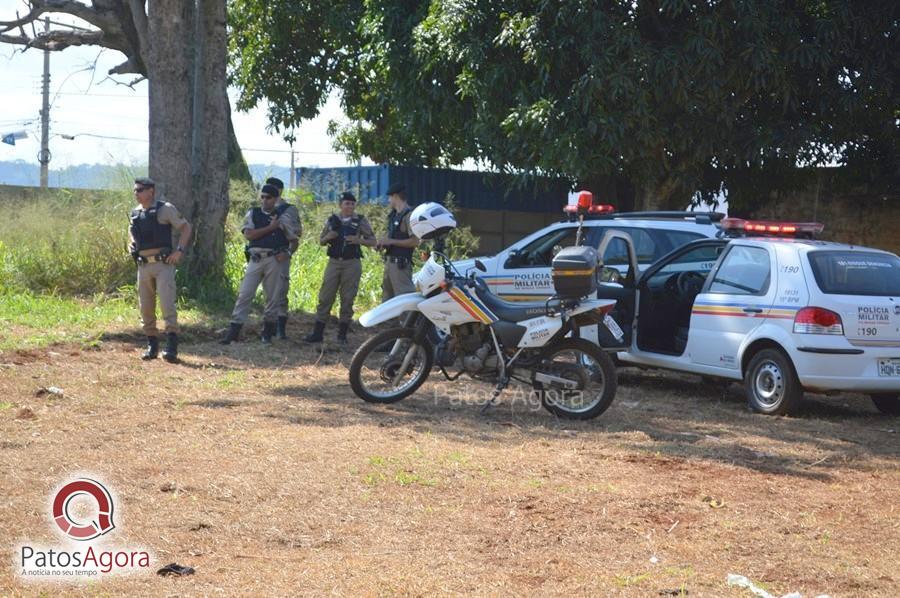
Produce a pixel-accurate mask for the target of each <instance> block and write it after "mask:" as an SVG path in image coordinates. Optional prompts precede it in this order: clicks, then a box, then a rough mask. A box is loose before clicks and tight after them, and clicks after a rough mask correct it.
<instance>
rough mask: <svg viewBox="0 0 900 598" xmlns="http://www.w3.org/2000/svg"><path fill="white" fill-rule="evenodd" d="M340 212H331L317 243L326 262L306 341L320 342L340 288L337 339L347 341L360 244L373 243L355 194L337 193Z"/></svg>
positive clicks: (359, 272)
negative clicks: (324, 252) (325, 253)
mask: <svg viewBox="0 0 900 598" xmlns="http://www.w3.org/2000/svg"><path fill="white" fill-rule="evenodd" d="M339 206H340V214H332V215H331V216H330V217H329V218H328V221H327V222H326V223H325V228H323V229H322V234H321V235H320V236H319V244H320V245H327V246H328V265H327V266H326V267H325V276H324V277H323V279H322V286H321V287H320V288H319V305H318V307H317V308H316V324H315V328H314V329H313V331H312V332H311V333H310V334H308V335H307V336H306V337H304V339H303V340H305V341H306V342H308V343H321V342H322V340H323V336H322V335H323V333H324V332H325V322H326V321H327V320H328V315H329V314H330V313H331V306H332V305H334V298H335V296H336V295H337V293H338V290H340V294H341V311H340V316H339V317H338V333H337V340H338V342H339V343H341V344H346V342H347V331H348V330H349V328H350V320H352V319H353V301H354V300H355V299H356V293H357V292H358V291H359V279H360V276H362V263H361V261H360V260H361V259H362V247H361V246H362V245H366V246H368V247H373V246H374V245H375V234H374V233H373V232H372V226H371V225H370V224H369V221H368V220H366V217H365V216H363V215H361V214H357V213H356V212H355V210H356V197H354V196H353V194H352V193H350V192H349V191H345V192H344V193H342V194H341V197H340V200H339Z"/></svg>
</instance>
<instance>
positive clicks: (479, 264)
mask: <svg viewBox="0 0 900 598" xmlns="http://www.w3.org/2000/svg"><path fill="white" fill-rule="evenodd" d="M475 267H476V268H478V269H479V270H480V271H482V272H487V266H485V265H484V263H483V262H482V261H481V260H478V259H476V260H475Z"/></svg>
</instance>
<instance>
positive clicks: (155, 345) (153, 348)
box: [141, 336, 159, 359]
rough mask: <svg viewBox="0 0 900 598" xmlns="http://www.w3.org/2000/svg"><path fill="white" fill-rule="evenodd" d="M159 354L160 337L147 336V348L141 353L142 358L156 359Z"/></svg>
mask: <svg viewBox="0 0 900 598" xmlns="http://www.w3.org/2000/svg"><path fill="white" fill-rule="evenodd" d="M158 354H159V337H156V336H148V337H147V350H146V351H144V353H143V354H142V355H141V359H156V356H157V355H158Z"/></svg>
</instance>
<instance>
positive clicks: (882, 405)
mask: <svg viewBox="0 0 900 598" xmlns="http://www.w3.org/2000/svg"><path fill="white" fill-rule="evenodd" d="M872 402H873V403H875V408H876V409H878V410H879V411H881V412H882V413H885V414H887V415H900V395H897V394H887V393H885V394H877V395H872Z"/></svg>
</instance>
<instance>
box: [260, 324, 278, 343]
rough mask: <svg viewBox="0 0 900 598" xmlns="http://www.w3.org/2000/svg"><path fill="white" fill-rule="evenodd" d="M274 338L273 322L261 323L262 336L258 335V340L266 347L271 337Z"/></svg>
mask: <svg viewBox="0 0 900 598" xmlns="http://www.w3.org/2000/svg"><path fill="white" fill-rule="evenodd" d="M273 336H275V322H263V329H262V334H261V335H260V340H261V341H262V342H263V343H264V344H266V345H268V344H269V343H271V342H272V337H273Z"/></svg>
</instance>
